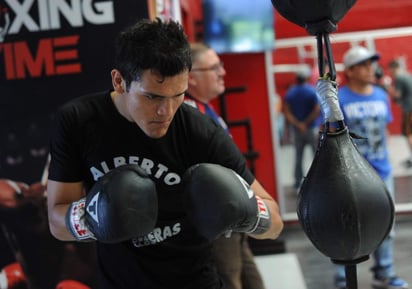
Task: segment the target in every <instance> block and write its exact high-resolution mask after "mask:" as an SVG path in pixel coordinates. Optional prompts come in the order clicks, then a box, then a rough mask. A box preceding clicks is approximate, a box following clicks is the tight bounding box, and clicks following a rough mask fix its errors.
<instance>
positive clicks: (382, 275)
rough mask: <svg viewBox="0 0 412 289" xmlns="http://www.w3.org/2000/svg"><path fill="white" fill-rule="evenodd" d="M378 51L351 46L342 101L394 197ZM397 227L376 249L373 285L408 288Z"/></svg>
mask: <svg viewBox="0 0 412 289" xmlns="http://www.w3.org/2000/svg"><path fill="white" fill-rule="evenodd" d="M379 58H380V57H379V55H378V54H376V53H373V52H371V51H369V50H367V49H366V48H364V47H362V46H355V47H352V48H351V49H349V50H348V51H347V52H346V53H345V55H344V58H343V62H344V66H345V76H346V80H347V83H346V84H345V85H344V86H342V87H341V88H340V89H339V93H338V97H339V104H340V107H341V109H342V112H343V115H344V120H345V123H346V125H347V126H348V128H349V130H350V131H351V132H352V133H355V134H357V135H359V136H361V137H363V139H356V140H354V141H355V142H356V145H357V148H358V149H359V151H360V153H361V154H362V155H363V156H364V158H365V159H366V160H367V161H368V162H369V163H370V164H371V165H372V167H373V168H374V169H375V170H376V172H377V173H378V175H379V176H380V177H381V178H382V180H383V181H384V182H385V184H386V186H387V189H388V191H389V193H390V194H391V195H392V198H394V184H393V176H392V168H391V164H390V162H389V156H388V147H387V136H386V134H387V124H388V123H389V122H390V121H392V113H391V110H390V106H389V98H388V95H387V94H386V92H385V91H384V90H383V89H382V88H380V87H378V86H376V85H373V84H372V83H373V82H374V73H375V68H374V66H373V64H374V62H375V61H377V60H378V59H379ZM393 237H394V230H393V228H392V231H391V232H390V234H389V235H388V237H387V238H386V239H385V240H384V241H383V242H382V244H381V245H380V246H379V247H378V248H377V249H376V250H375V251H374V252H373V257H374V260H375V264H374V266H373V267H372V268H371V271H372V272H373V281H372V287H374V288H382V289H386V288H387V289H396V288H408V284H407V283H406V282H405V281H404V280H402V279H401V278H399V277H397V276H396V274H395V268H394V265H393ZM335 286H336V288H338V289H343V288H346V282H345V271H344V267H343V266H340V265H337V266H336V275H335Z"/></svg>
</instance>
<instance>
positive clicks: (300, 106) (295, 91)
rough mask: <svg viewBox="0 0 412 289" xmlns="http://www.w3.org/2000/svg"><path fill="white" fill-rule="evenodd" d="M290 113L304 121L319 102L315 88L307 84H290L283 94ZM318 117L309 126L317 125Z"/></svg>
mask: <svg viewBox="0 0 412 289" xmlns="http://www.w3.org/2000/svg"><path fill="white" fill-rule="evenodd" d="M285 102H286V103H287V104H288V106H289V108H290V111H291V112H292V114H293V115H294V116H295V117H296V118H297V119H298V120H299V121H304V120H305V119H306V118H307V117H308V116H309V114H311V113H312V111H313V109H314V107H315V106H316V105H317V104H318V103H319V100H318V96H317V95H316V90H315V88H314V87H313V86H312V85H310V84H308V83H305V84H301V85H294V86H292V87H291V88H290V89H289V90H288V92H287V93H286V96H285ZM318 124H319V123H318V119H315V120H314V121H313V122H312V123H311V124H310V125H309V127H315V126H317V125H318Z"/></svg>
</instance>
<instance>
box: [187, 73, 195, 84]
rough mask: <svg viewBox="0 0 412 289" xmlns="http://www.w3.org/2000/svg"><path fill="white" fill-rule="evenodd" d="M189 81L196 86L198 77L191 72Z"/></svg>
mask: <svg viewBox="0 0 412 289" xmlns="http://www.w3.org/2000/svg"><path fill="white" fill-rule="evenodd" d="M187 82H188V83H189V85H191V86H195V85H196V84H197V81H196V77H194V76H193V73H191V72H189V77H188V79H187Z"/></svg>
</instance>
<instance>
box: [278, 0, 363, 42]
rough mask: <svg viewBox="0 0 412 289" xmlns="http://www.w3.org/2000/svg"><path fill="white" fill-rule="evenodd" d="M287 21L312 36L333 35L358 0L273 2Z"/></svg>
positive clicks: (289, 0)
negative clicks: (337, 25) (300, 27)
mask: <svg viewBox="0 0 412 289" xmlns="http://www.w3.org/2000/svg"><path fill="white" fill-rule="evenodd" d="M271 1H272V5H273V7H275V9H276V10H277V11H278V12H279V13H280V14H281V15H282V16H283V17H285V18H286V19H287V20H289V21H290V22H293V23H295V24H297V25H299V26H302V27H303V28H305V29H306V31H307V32H308V33H309V34H310V35H317V34H320V33H331V32H333V31H335V30H336V24H337V23H338V22H339V21H340V20H341V19H342V18H343V16H345V14H346V13H347V12H348V10H349V9H350V8H351V7H352V6H353V5H354V4H355V2H356V0H271Z"/></svg>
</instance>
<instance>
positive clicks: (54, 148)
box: [49, 92, 254, 289]
mask: <svg viewBox="0 0 412 289" xmlns="http://www.w3.org/2000/svg"><path fill="white" fill-rule="evenodd" d="M50 153H51V163H50V169H49V179H51V180H54V181H60V182H78V181H83V182H84V184H85V188H86V191H87V190H88V189H90V187H91V186H92V185H93V183H94V182H95V181H96V180H97V179H98V178H99V177H101V176H102V175H104V174H105V173H107V172H108V171H110V170H111V169H113V168H115V167H117V166H120V165H124V164H127V163H134V164H138V165H139V166H141V167H142V168H144V169H146V171H147V172H148V174H149V176H150V177H151V179H152V180H153V181H154V182H155V183H156V189H157V193H158V202H159V203H158V206H159V213H158V220H157V224H156V228H155V230H154V231H153V232H152V233H150V234H149V235H148V236H145V237H140V238H137V239H133V240H131V241H126V242H123V243H119V244H110V245H108V244H102V243H99V242H97V250H98V262H99V267H100V270H101V273H102V274H101V275H102V288H115V289H120V288H127V289H129V288H145V289H146V288H150V289H152V288H153V289H154V288H156V289H163V288H169V289H172V288H176V289H177V288H179V289H184V288H187V289H189V288H193V289H194V288H196V289H206V288H207V289H212V288H213V289H215V288H220V285H219V280H218V277H217V274H216V271H215V268H214V266H213V261H212V259H211V258H212V257H211V253H210V243H208V242H207V241H206V239H204V238H202V237H201V236H199V235H198V234H197V232H196V229H195V228H193V227H192V226H191V225H190V224H189V223H188V222H187V220H186V214H185V211H184V206H183V203H182V186H181V178H182V176H183V174H184V172H185V171H186V170H187V169H188V168H189V167H190V166H192V165H194V164H196V163H203V162H207V163H216V164H220V165H223V166H225V167H228V168H231V169H233V170H235V171H236V172H237V173H238V174H239V175H241V176H242V177H243V178H244V179H245V180H246V181H247V182H248V183H249V184H250V183H252V182H253V180H254V177H253V175H252V174H251V172H250V171H249V170H248V169H247V167H246V160H245V159H244V157H243V155H242V154H241V152H240V151H239V150H238V148H237V146H236V145H235V144H234V143H233V141H232V139H231V138H230V136H228V135H227V133H226V132H225V131H224V130H223V129H222V128H221V127H220V126H218V125H216V124H215V123H214V122H213V121H212V120H211V119H210V118H209V117H207V116H204V115H202V114H201V113H200V112H199V111H197V110H196V109H194V108H192V107H190V106H188V105H186V104H182V105H181V107H180V108H179V109H178V110H177V112H176V115H175V117H174V119H173V121H172V123H171V125H170V128H169V130H168V132H167V134H166V135H165V136H163V137H162V138H159V139H153V138H150V137H148V136H147V135H145V133H144V132H143V131H142V130H141V129H140V128H139V127H138V126H137V125H136V124H135V123H133V122H130V121H128V120H127V119H125V118H124V117H123V116H121V115H120V114H119V113H118V111H117V110H116V108H115V106H114V104H113V102H112V99H111V97H110V93H109V92H105V93H99V94H94V95H89V96H85V97H81V98H78V99H75V100H73V101H71V102H70V103H68V104H66V105H65V106H64V107H62V109H60V110H59V112H58V113H57V115H56V118H55V120H54V127H53V129H52V138H51V146H50Z"/></svg>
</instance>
